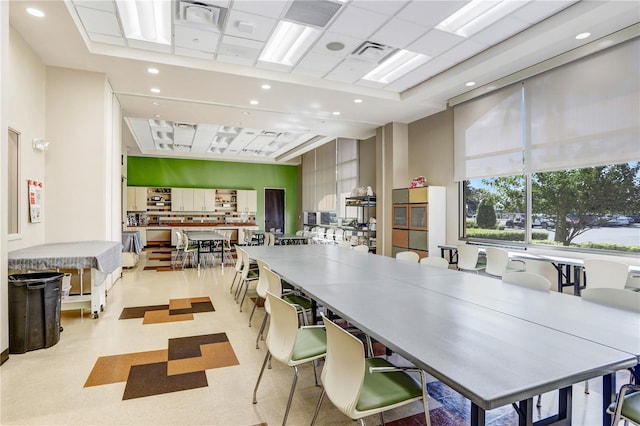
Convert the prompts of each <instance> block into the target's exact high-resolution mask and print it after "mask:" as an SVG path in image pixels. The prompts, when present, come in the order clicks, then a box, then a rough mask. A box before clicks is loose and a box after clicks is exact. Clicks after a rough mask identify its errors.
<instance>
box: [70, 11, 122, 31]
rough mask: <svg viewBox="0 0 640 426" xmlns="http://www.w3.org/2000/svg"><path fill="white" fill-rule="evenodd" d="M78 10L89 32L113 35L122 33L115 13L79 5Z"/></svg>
mask: <svg viewBox="0 0 640 426" xmlns="http://www.w3.org/2000/svg"><path fill="white" fill-rule="evenodd" d="M76 10H77V11H78V15H79V16H80V19H81V20H82V23H83V24H84V26H85V29H86V30H87V32H89V33H98V34H106V35H112V36H119V35H121V34H122V33H121V32H120V25H119V24H118V19H117V18H116V15H115V13H113V12H105V11H102V10H98V9H91V8H88V7H77V8H76Z"/></svg>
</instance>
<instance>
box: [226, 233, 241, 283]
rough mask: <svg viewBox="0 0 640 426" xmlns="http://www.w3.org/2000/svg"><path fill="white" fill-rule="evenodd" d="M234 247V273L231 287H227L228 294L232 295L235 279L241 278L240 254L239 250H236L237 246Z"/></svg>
mask: <svg viewBox="0 0 640 426" xmlns="http://www.w3.org/2000/svg"><path fill="white" fill-rule="evenodd" d="M234 247H235V249H236V264H235V266H234V269H235V272H234V274H233V278H232V279H231V285H230V286H229V293H233V287H234V286H235V283H236V279H237V278H238V277H240V276H242V255H241V254H240V250H238V245H237V244H236V245H234Z"/></svg>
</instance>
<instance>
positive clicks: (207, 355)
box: [167, 342, 239, 376]
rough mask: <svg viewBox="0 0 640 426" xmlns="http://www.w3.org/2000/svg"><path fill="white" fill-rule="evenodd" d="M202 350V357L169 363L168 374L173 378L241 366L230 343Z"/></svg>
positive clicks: (202, 348)
mask: <svg viewBox="0 0 640 426" xmlns="http://www.w3.org/2000/svg"><path fill="white" fill-rule="evenodd" d="M200 350H201V352H202V356H199V357H193V358H182V359H176V360H171V361H169V362H168V367H167V374H169V375H170V376H171V375H174V374H184V373H190V372H193V371H204V370H211V369H213V368H220V367H229V366H232V365H238V364H239V362H238V358H236V354H235V352H234V351H233V348H232V347H231V344H230V343H229V342H222V343H213V344H208V345H202V346H200Z"/></svg>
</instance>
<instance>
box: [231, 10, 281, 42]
mask: <svg viewBox="0 0 640 426" xmlns="http://www.w3.org/2000/svg"><path fill="white" fill-rule="evenodd" d="M276 22H277V21H276V20H275V19H272V18H267V17H264V16H258V15H254V14H251V13H246V12H241V11H237V10H231V11H230V12H229V13H228V14H227V19H226V24H225V34H228V35H231V36H236V37H242V38H248V39H251V40H259V41H266V40H267V39H268V38H269V36H270V35H271V32H272V31H273V28H274V27H275V25H276ZM245 28H246V29H245ZM248 30H249V31H248Z"/></svg>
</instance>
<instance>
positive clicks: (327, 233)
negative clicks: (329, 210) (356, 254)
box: [323, 228, 336, 244]
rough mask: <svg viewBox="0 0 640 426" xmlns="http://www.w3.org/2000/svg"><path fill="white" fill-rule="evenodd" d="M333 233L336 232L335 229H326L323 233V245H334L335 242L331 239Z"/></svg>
mask: <svg viewBox="0 0 640 426" xmlns="http://www.w3.org/2000/svg"><path fill="white" fill-rule="evenodd" d="M335 232H336V229H335V228H328V229H327V230H326V231H325V233H324V240H323V242H324V243H325V244H334V242H335V240H334V239H333V236H334V234H335Z"/></svg>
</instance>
